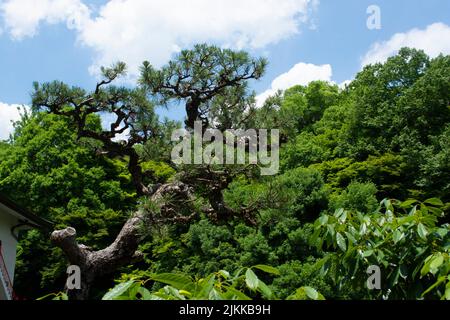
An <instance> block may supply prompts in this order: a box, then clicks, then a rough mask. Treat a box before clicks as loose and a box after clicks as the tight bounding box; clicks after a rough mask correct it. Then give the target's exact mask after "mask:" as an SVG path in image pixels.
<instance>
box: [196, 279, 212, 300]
mask: <svg viewBox="0 0 450 320" xmlns="http://www.w3.org/2000/svg"><path fill="white" fill-rule="evenodd" d="M215 281H216V276H215V275H211V276H209V277H208V278H206V279H203V281H202V283H201V285H200V288H199V292H198V294H196V295H195V297H196V298H199V299H207V298H208V297H209V294H210V292H211V290H212V289H213V288H214V282H215Z"/></svg>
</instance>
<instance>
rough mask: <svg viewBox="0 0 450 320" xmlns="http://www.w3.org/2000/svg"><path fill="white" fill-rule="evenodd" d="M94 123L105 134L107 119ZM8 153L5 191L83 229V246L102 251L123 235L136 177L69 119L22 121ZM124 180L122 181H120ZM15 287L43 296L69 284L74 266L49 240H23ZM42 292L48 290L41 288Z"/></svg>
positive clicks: (31, 236)
mask: <svg viewBox="0 0 450 320" xmlns="http://www.w3.org/2000/svg"><path fill="white" fill-rule="evenodd" d="M89 125H90V126H92V128H97V129H99V128H100V119H99V118H98V117H91V118H90V120H89ZM15 127H16V130H15V133H14V135H13V137H12V141H11V142H10V144H8V152H5V153H1V158H0V192H2V193H4V194H7V195H9V196H10V197H12V198H13V199H14V200H15V201H17V202H18V203H20V204H22V205H23V206H25V207H28V208H30V209H31V210H33V212H35V213H36V214H38V215H39V216H41V217H44V218H46V219H49V220H50V221H53V222H54V223H55V224H56V227H58V228H59V227H66V226H72V227H75V228H76V229H77V232H78V234H79V237H80V238H79V241H82V242H83V243H85V244H86V245H89V246H91V247H92V248H102V247H104V246H105V245H107V244H109V243H110V242H111V241H112V240H113V239H114V238H115V236H116V235H117V233H118V231H119V230H120V228H121V225H122V224H123V222H124V221H125V220H126V218H127V211H128V210H130V209H131V208H132V204H133V202H134V200H133V199H134V195H133V194H132V193H131V186H130V179H129V177H127V176H126V175H124V172H125V170H126V168H125V167H124V166H123V165H122V164H121V163H120V160H119V159H117V160H106V159H102V158H99V157H97V156H96V155H95V145H92V143H91V142H90V141H88V140H81V141H79V140H78V139H77V136H76V134H75V130H74V129H73V127H71V124H70V123H69V122H68V121H67V120H66V119H64V118H62V117H59V116H56V115H46V114H43V113H36V114H33V115H31V114H30V115H27V116H26V117H24V118H23V119H22V120H21V121H19V122H18V123H16V125H15ZM120 176H123V178H122V179H119V177H120ZM19 248H20V250H21V252H22V254H21V255H20V257H19V259H18V261H17V267H16V269H17V272H16V279H15V289H16V291H17V292H18V293H19V294H22V293H23V294H24V295H27V296H38V295H40V294H42V292H48V291H49V288H59V287H61V285H62V284H63V283H64V277H65V269H66V263H65V259H64V256H63V255H62V253H61V251H60V250H58V249H56V248H54V247H53V246H51V245H50V243H49V239H48V235H47V234H44V233H40V232H37V231H36V230H32V231H28V232H26V233H24V234H23V235H22V236H21V240H20V243H19ZM40 288H41V289H40Z"/></svg>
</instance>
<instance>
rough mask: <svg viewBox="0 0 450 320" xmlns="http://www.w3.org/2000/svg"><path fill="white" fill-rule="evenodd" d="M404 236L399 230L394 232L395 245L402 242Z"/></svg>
mask: <svg viewBox="0 0 450 320" xmlns="http://www.w3.org/2000/svg"><path fill="white" fill-rule="evenodd" d="M404 236H405V234H404V233H403V232H401V231H400V230H399V229H397V230H395V231H394V234H393V235H392V240H394V243H395V244H396V243H397V242H399V241H400V240H402V239H403V237H404Z"/></svg>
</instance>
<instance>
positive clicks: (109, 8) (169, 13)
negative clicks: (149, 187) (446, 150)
mask: <svg viewBox="0 0 450 320" xmlns="http://www.w3.org/2000/svg"><path fill="white" fill-rule="evenodd" d="M191 2H192V5H188V4H189V3H191ZM164 3H165V4H163V1H153V2H152V1H150V2H149V1H142V0H121V1H119V0H110V1H107V0H97V1H89V0H0V30H1V31H0V70H1V77H0V139H2V138H3V139H4V138H6V137H5V135H7V134H8V132H9V131H10V127H9V125H8V122H9V121H10V119H16V118H17V112H16V111H15V108H14V106H15V105H17V104H29V103H30V98H29V93H30V91H31V88H32V82H33V81H38V82H45V81H52V80H56V79H57V80H62V81H65V82H67V83H69V84H74V85H79V86H81V87H85V88H87V89H89V88H92V87H93V86H94V85H95V82H96V70H98V67H99V66H100V65H103V64H108V63H111V62H113V61H116V60H124V61H125V62H128V63H129V64H130V76H129V78H128V79H127V80H126V81H127V82H128V83H133V81H134V80H135V78H136V74H137V72H136V71H135V70H136V69H137V66H138V65H139V63H140V62H141V61H142V60H144V59H147V60H149V61H150V62H151V63H153V64H155V65H156V66H160V65H162V64H164V63H165V62H166V61H167V60H168V59H169V58H170V55H171V54H174V53H175V52H176V51H177V50H179V48H183V47H189V46H191V45H192V44H194V43H196V42H210V43H215V44H218V45H221V46H227V47H232V48H242V49H245V50H248V51H250V52H251V53H252V54H253V55H255V56H259V55H261V56H266V57H267V58H268V59H269V62H270V64H269V67H268V70H267V73H266V75H265V77H264V78H263V79H262V80H261V81H259V82H257V83H254V89H255V91H256V92H257V93H258V94H262V95H261V96H260V97H261V99H263V98H264V97H266V96H267V95H269V94H271V93H273V92H274V91H275V90H276V89H286V87H288V86H290V85H293V84H296V83H300V84H306V83H308V82H309V81H311V80H315V79H323V80H329V81H334V82H336V83H337V84H341V83H342V82H344V81H346V80H350V79H352V78H353V77H354V75H355V74H356V73H357V72H358V71H359V70H361V67H362V64H363V63H368V62H375V61H382V60H384V59H386V58H387V57H388V56H389V55H392V54H395V52H396V50H398V49H399V47H401V46H404V45H408V46H412V47H418V48H421V49H424V50H425V51H427V53H429V54H430V55H431V56H433V55H437V54H438V53H440V52H443V53H444V54H450V27H449V26H450V1H448V0H427V1H423V0H394V1H393V0H367V1H366V0H342V1H335V0H320V1H317V0H278V1H271V0H239V1H237V0H236V1H233V0H232V1H230V0H229V1H224V0H215V1H209V0H191V1H184V0H170V1H167V0H166V1H164ZM186 3H187V4H186ZM212 3H213V4H214V5H212ZM370 5H377V6H378V7H379V8H380V12H381V29H379V30H369V29H368V28H367V26H366V21H367V19H368V17H369V15H368V14H367V13H366V10H367V8H368V7H369V6H370ZM217 6H219V7H220V8H219V9H218V8H217ZM174 8H177V9H174ZM178 8H179V9H178ZM218 12H219V14H218ZM396 34H397V36H395V35H396ZM274 80H275V81H274ZM164 115H168V116H171V117H173V118H177V119H179V118H180V117H182V115H183V110H169V111H168V112H164Z"/></svg>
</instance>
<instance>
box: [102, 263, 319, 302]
mask: <svg viewBox="0 0 450 320" xmlns="http://www.w3.org/2000/svg"><path fill="white" fill-rule="evenodd" d="M255 269H258V270H260V271H264V272H266V273H268V274H271V275H277V274H278V271H277V269H276V268H273V267H271V266H266V265H256V266H254V267H252V268H241V269H239V270H238V271H237V272H236V273H234V274H230V273H229V272H228V271H226V270H220V271H218V272H215V273H212V274H210V275H208V276H206V277H205V278H200V279H193V278H191V277H190V276H187V275H184V274H180V273H164V274H154V275H152V276H151V277H150V278H149V279H146V280H139V279H131V280H128V281H126V282H121V283H119V284H118V285H116V286H115V287H114V288H113V289H111V290H110V291H108V292H107V293H106V294H105V295H104V296H103V300H252V299H256V298H258V299H269V300H277V297H276V296H275V295H274V293H273V291H272V290H271V289H270V287H269V286H268V285H266V284H265V283H264V282H263V281H262V280H261V279H260V278H259V277H258V276H257V275H256V273H255V272H254V270H255ZM150 281H155V282H159V283H162V284H164V285H165V286H164V287H163V288H161V289H159V290H157V291H151V290H149V289H148V288H146V286H148V284H147V283H148V282H150ZM288 299H289V300H325V298H324V296H323V295H322V294H321V293H319V292H318V291H317V290H315V289H314V288H311V287H307V286H306V287H301V288H298V289H297V290H296V291H295V292H294V293H293V294H292V295H290V296H289V297H288Z"/></svg>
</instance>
